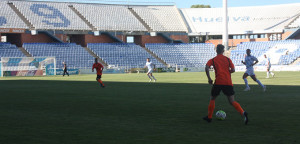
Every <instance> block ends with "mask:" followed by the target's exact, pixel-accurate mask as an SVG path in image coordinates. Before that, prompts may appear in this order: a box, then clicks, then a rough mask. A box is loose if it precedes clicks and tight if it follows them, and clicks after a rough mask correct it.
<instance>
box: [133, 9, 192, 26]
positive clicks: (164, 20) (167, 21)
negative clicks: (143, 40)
mask: <svg viewBox="0 0 300 144" xmlns="http://www.w3.org/2000/svg"><path fill="white" fill-rule="evenodd" d="M132 8H133V10H134V11H135V12H136V13H137V14H138V15H139V16H140V17H141V18H142V19H143V20H144V21H145V22H146V23H147V24H148V25H149V26H150V27H151V29H152V30H153V31H181V32H187V28H186V26H185V24H184V21H183V19H182V17H181V15H180V14H179V11H178V9H177V8H176V6H134V7H132Z"/></svg>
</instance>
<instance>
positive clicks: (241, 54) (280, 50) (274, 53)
mask: <svg viewBox="0 0 300 144" xmlns="http://www.w3.org/2000/svg"><path fill="white" fill-rule="evenodd" d="M246 49H251V52H252V55H253V56H255V57H257V58H258V60H259V61H260V62H259V63H258V64H259V65H264V64H265V59H264V54H266V55H267V56H268V57H270V59H271V64H275V65H288V64H291V63H292V62H293V61H295V60H296V59H297V58H298V57H300V40H286V41H268V42H245V43H242V44H239V45H238V46H237V48H236V50H232V51H231V58H232V61H233V63H234V64H235V65H237V66H241V65H243V64H242V63H241V61H242V60H244V58H245V54H246Z"/></svg>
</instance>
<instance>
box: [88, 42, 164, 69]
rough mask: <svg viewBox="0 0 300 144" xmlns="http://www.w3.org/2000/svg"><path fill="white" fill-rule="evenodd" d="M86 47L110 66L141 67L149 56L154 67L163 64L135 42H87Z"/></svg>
mask: <svg viewBox="0 0 300 144" xmlns="http://www.w3.org/2000/svg"><path fill="white" fill-rule="evenodd" d="M88 48H90V49H91V50H92V51H93V52H94V53H95V54H97V56H99V57H101V58H102V59H103V60H104V61H105V62H106V63H107V64H108V65H110V66H115V67H120V68H143V67H144V66H145V64H146V59H147V58H150V59H151V61H152V62H153V63H154V64H155V65H156V67H163V64H161V63H160V62H159V61H157V60H156V59H155V58H154V57H152V56H151V55H150V54H149V53H148V52H146V51H145V50H144V49H143V48H142V47H140V46H138V45H135V44H122V43H89V44H88Z"/></svg>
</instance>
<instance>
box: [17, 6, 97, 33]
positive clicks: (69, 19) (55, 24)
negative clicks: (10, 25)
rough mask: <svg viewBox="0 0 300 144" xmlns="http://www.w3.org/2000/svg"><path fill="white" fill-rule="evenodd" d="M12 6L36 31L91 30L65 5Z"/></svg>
mask: <svg viewBox="0 0 300 144" xmlns="http://www.w3.org/2000/svg"><path fill="white" fill-rule="evenodd" d="M13 4H14V5H15V6H16V7H17V8H18V9H19V10H20V12H21V13H22V14H23V15H24V16H25V17H26V18H27V19H28V20H29V21H30V22H31V23H32V24H33V26H34V27H35V28H36V29H57V30H91V29H90V28H89V26H88V25H87V24H86V23H84V21H82V19H81V18H80V17H79V16H78V15H76V13H74V12H73V11H72V10H71V9H70V8H69V6H68V4H67V3H51V2H28V1H25V2H22V1H13Z"/></svg>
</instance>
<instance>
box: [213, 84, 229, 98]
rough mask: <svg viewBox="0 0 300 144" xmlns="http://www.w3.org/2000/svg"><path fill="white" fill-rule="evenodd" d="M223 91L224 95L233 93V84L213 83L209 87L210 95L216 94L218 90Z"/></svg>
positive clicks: (218, 93) (218, 92)
mask: <svg viewBox="0 0 300 144" xmlns="http://www.w3.org/2000/svg"><path fill="white" fill-rule="evenodd" d="M221 91H222V92H223V93H224V94H225V95H226V96H232V95H234V90H233V86H229V85H213V87H212V88H211V96H218V95H220V92H221Z"/></svg>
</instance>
